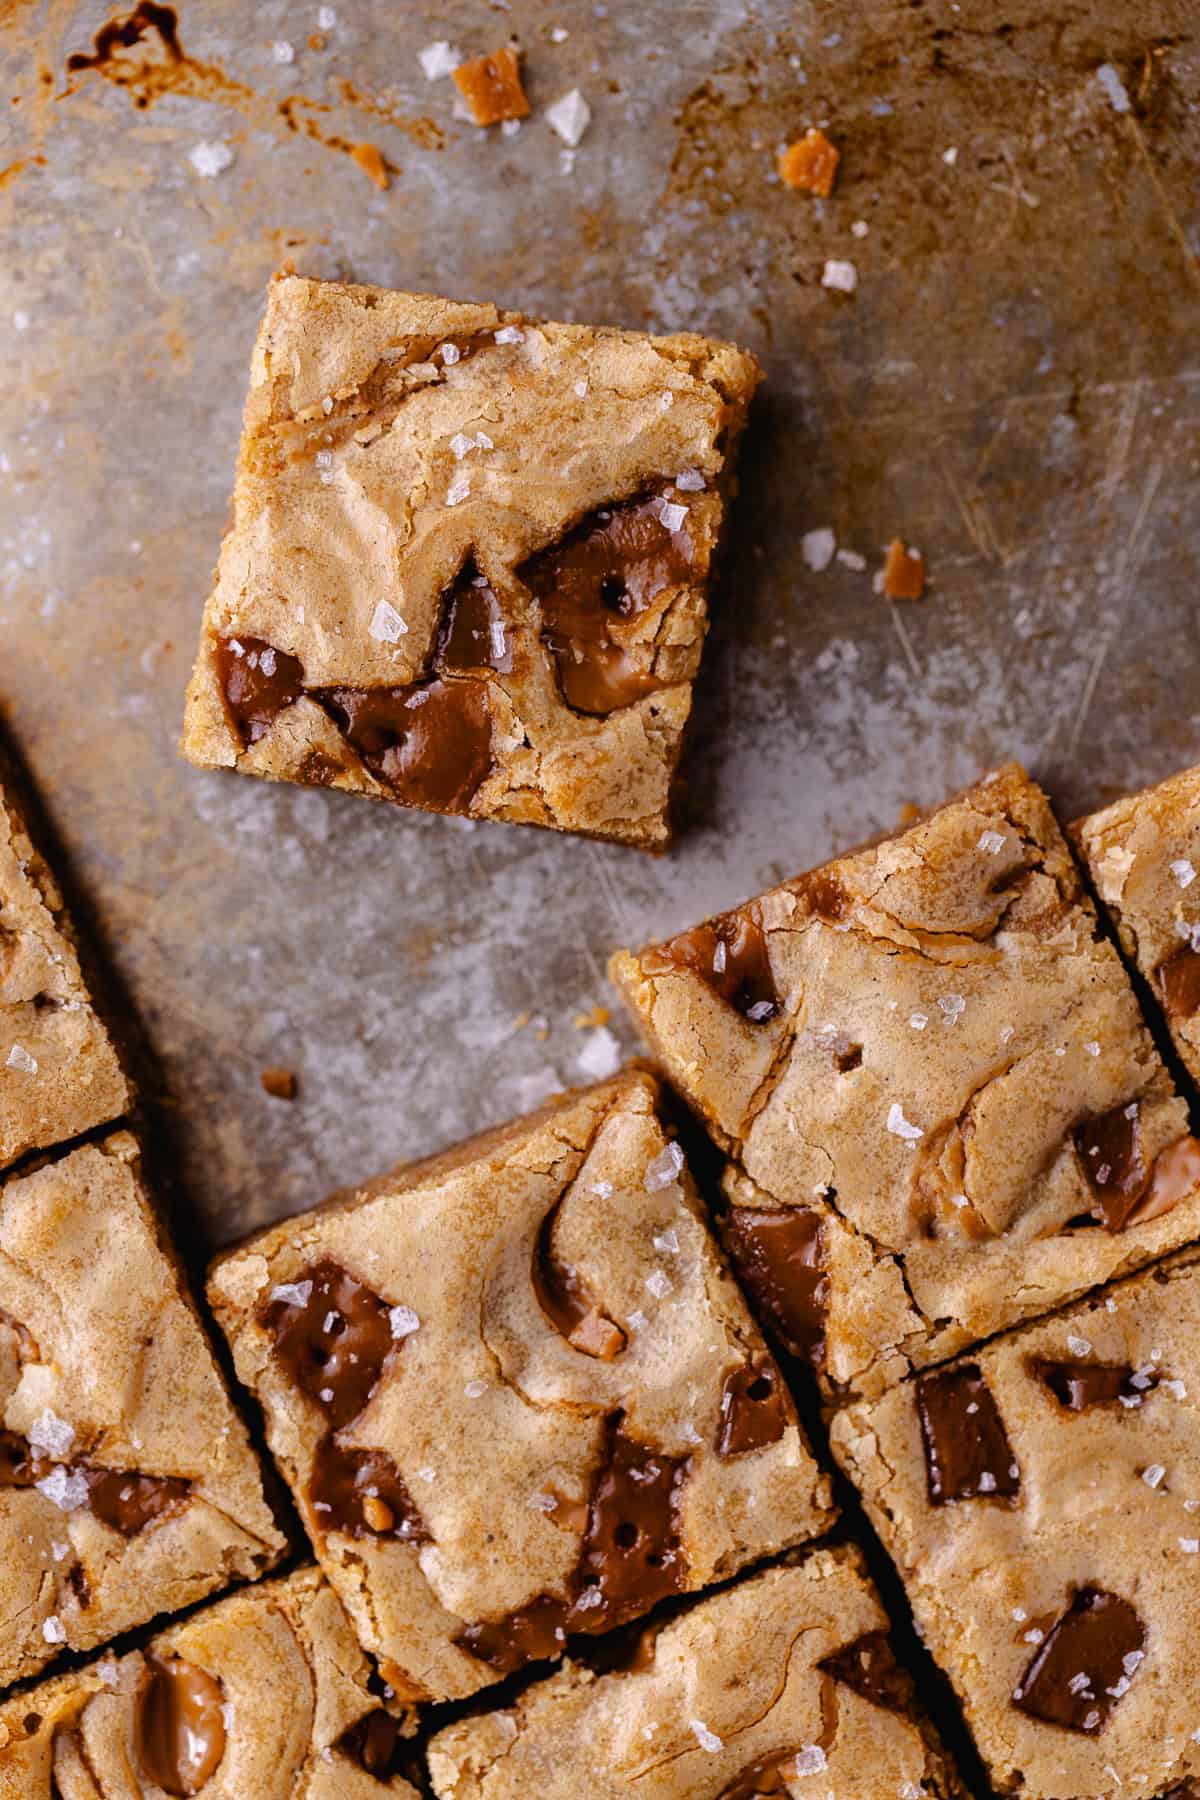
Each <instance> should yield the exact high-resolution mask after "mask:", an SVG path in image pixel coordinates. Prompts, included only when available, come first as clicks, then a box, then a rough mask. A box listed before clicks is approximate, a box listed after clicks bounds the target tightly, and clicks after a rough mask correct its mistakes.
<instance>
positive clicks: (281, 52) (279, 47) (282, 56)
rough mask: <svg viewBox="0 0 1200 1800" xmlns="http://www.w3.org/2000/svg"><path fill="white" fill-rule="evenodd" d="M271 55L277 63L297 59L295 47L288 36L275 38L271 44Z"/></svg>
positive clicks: (290, 61) (291, 61)
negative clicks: (289, 41) (288, 39)
mask: <svg viewBox="0 0 1200 1800" xmlns="http://www.w3.org/2000/svg"><path fill="white" fill-rule="evenodd" d="M271 55H272V56H273V57H274V58H275V61H276V62H277V63H293V62H295V60H296V51H295V48H294V46H293V45H291V44H289V43H288V41H287V39H286V38H276V39H275V42H274V43H273V44H272V45H271Z"/></svg>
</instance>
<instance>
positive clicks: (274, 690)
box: [216, 637, 304, 744]
mask: <svg viewBox="0 0 1200 1800" xmlns="http://www.w3.org/2000/svg"><path fill="white" fill-rule="evenodd" d="M216 665H217V679H218V680H219V682H220V684H221V692H222V693H223V694H224V696H225V705H226V707H227V708H228V710H229V716H230V718H231V719H232V721H233V723H234V725H235V726H236V728H237V730H238V732H239V733H240V735H241V739H242V742H243V744H257V743H258V741H259V739H260V738H264V737H265V736H266V735H267V733H268V731H270V729H271V727H272V725H273V724H274V723H275V721H276V719H277V718H278V717H279V715H280V713H281V712H283V711H285V710H286V708H287V707H289V706H292V705H294V703H295V702H296V701H297V700H298V699H299V698H300V696H301V694H302V693H303V692H304V670H303V668H302V667H301V665H300V661H299V658H298V657H295V656H289V655H288V653H287V652H286V650H277V649H276V648H275V646H274V644H268V643H265V642H264V641H263V639H262V638H252V637H223V638H219V639H218V640H217V649H216Z"/></svg>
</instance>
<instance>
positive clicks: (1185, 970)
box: [1157, 944, 1200, 1019]
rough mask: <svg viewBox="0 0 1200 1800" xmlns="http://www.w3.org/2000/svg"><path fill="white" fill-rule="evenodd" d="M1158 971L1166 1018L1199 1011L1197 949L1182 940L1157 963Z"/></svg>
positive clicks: (1199, 961)
mask: <svg viewBox="0 0 1200 1800" xmlns="http://www.w3.org/2000/svg"><path fill="white" fill-rule="evenodd" d="M1157 975H1158V986H1159V992H1160V993H1161V994H1162V1000H1163V1005H1164V1006H1165V1007H1166V1009H1167V1015H1168V1017H1169V1018H1172V1019H1190V1018H1192V1017H1193V1016H1194V1014H1196V1013H1197V1012H1200V950H1193V949H1192V946H1191V945H1190V944H1184V945H1183V947H1182V949H1179V950H1176V952H1175V954H1174V955H1173V956H1169V957H1168V958H1167V960H1166V962H1164V963H1160V964H1159V965H1158V970H1157Z"/></svg>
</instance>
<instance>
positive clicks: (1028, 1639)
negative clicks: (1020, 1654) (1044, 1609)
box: [1024, 1625, 1046, 1644]
mask: <svg viewBox="0 0 1200 1800" xmlns="http://www.w3.org/2000/svg"><path fill="white" fill-rule="evenodd" d="M1045 1635H1046V1634H1045V1632H1044V1631H1041V1630H1039V1628H1038V1627H1037V1626H1036V1625H1031V1626H1030V1628H1029V1630H1028V1631H1027V1632H1026V1633H1025V1634H1024V1641H1025V1643H1027V1644H1040V1643H1041V1641H1042V1639H1043V1638H1044V1637H1045Z"/></svg>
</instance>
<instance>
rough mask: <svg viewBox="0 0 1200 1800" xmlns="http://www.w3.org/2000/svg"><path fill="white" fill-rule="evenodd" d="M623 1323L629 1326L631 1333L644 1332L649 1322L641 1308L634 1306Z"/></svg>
mask: <svg viewBox="0 0 1200 1800" xmlns="http://www.w3.org/2000/svg"><path fill="white" fill-rule="evenodd" d="M625 1323H626V1324H627V1325H628V1326H629V1329H630V1330H631V1331H645V1329H646V1327H647V1325H648V1324H649V1323H650V1321H649V1319H648V1318H647V1317H646V1315H645V1313H644V1312H643V1311H642V1309H641V1307H640V1306H636V1307H634V1309H633V1311H632V1312H631V1313H630V1315H629V1317H628V1319H627V1320H626V1321H625Z"/></svg>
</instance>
